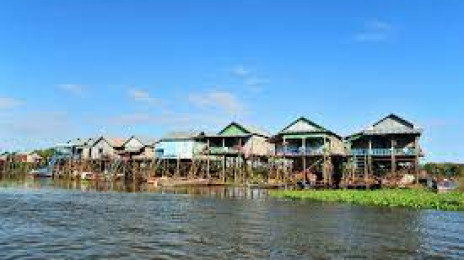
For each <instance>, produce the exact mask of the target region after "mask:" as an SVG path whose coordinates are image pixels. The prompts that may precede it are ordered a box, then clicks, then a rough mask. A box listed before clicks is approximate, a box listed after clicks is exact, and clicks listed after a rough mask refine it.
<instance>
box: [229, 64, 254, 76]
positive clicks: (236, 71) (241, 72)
mask: <svg viewBox="0 0 464 260" xmlns="http://www.w3.org/2000/svg"><path fill="white" fill-rule="evenodd" d="M231 74H232V75H233V76H235V77H239V78H243V77H247V76H249V75H250V74H251V72H250V71H249V70H248V69H247V68H245V67H244V66H243V65H238V66H235V67H233V68H232V70H231Z"/></svg>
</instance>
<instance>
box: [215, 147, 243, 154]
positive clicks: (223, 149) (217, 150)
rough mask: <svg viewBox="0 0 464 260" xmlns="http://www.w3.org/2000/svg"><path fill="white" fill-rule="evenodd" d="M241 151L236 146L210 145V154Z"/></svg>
mask: <svg viewBox="0 0 464 260" xmlns="http://www.w3.org/2000/svg"><path fill="white" fill-rule="evenodd" d="M240 152H242V151H241V149H240V148H238V147H210V148H209V153H210V154H238V153H240Z"/></svg>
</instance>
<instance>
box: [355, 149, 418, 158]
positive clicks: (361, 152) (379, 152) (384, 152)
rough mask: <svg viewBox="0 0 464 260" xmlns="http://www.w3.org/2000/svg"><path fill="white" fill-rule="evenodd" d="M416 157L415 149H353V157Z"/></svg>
mask: <svg viewBox="0 0 464 260" xmlns="http://www.w3.org/2000/svg"><path fill="white" fill-rule="evenodd" d="M393 154H394V155H415V154H416V151H415V149H414V148H403V149H391V148H374V149H372V150H370V152H369V149H351V155H353V156H365V155H372V156H391V155H393Z"/></svg>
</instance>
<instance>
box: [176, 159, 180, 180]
mask: <svg viewBox="0 0 464 260" xmlns="http://www.w3.org/2000/svg"><path fill="white" fill-rule="evenodd" d="M179 176H180V154H177V165H176V177H179Z"/></svg>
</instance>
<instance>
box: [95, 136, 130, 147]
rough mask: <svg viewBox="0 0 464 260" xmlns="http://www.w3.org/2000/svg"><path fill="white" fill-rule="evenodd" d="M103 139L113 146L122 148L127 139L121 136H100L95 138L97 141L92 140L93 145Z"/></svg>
mask: <svg viewBox="0 0 464 260" xmlns="http://www.w3.org/2000/svg"><path fill="white" fill-rule="evenodd" d="M102 139H103V140H105V141H106V142H107V143H108V144H109V145H110V146H111V147H113V148H121V147H122V146H123V145H124V143H125V141H126V139H124V138H119V137H108V136H100V137H99V138H95V141H93V142H92V145H95V144H96V143H98V142H99V141H100V140H102Z"/></svg>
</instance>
